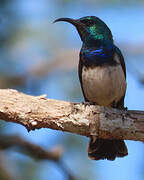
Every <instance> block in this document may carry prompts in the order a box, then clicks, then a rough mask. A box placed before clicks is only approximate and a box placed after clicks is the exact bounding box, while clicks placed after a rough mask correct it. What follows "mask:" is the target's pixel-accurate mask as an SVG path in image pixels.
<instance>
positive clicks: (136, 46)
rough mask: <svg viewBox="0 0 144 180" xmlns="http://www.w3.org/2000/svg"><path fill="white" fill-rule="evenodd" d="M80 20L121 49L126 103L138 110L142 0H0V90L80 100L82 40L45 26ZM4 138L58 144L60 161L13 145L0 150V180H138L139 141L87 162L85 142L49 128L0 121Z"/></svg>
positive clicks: (143, 44)
mask: <svg viewBox="0 0 144 180" xmlns="http://www.w3.org/2000/svg"><path fill="white" fill-rule="evenodd" d="M87 15H94V16H98V17H99V18H101V19H102V20H103V21H104V22H106V24H107V25H108V26H109V27H110V29H111V31H112V33H113V37H114V40H115V44H116V45H117V46H118V47H119V48H120V49H121V51H122V52H123V55H124V57H125V61H126V65H127V83H128V87H127V94H126V99H125V106H127V107H128V109H129V110H130V109H133V110H144V71H143V67H144V50H143V49H144V1H143V0H137V1H136V0H127V1H124V0H109V1H108V0H77V1H76V0H53V1H50V0H41V1H36V0H21V1H20V0H0V88H14V89H17V90H19V91H22V92H24V93H26V94H30V95H41V94H47V98H52V99H59V100H66V101H73V102H82V101H83V96H82V93H81V89H80V84H79V80H78V74H77V64H78V53H79V50H80V48H81V44H82V43H81V41H80V38H79V36H78V33H77V32H76V30H75V28H74V27H73V26H72V25H70V24H67V23H57V24H52V22H53V21H54V20H55V19H56V18H60V17H72V18H79V17H82V16H87ZM3 135H7V136H8V135H9V136H8V137H10V136H12V135H18V136H20V137H21V138H22V139H23V140H25V141H28V142H30V143H32V144H35V145H38V146H40V147H41V148H43V149H45V150H52V149H55V148H57V147H59V146H61V147H62V149H63V153H62V156H61V158H60V161H50V160H36V159H34V158H32V157H31V155H29V154H27V153H23V150H20V149H19V148H13V147H11V148H5V150H3V148H1V150H0V162H1V165H0V180H9V179H10V180H24V179H27V180H39V179H40V180H55V179H59V180H67V179H71V180H72V179H73V180H74V179H75V180H106V179H107V180H115V179H117V180H121V179H130V180H141V179H144V144H143V143H141V142H134V141H126V144H127V146H128V149H129V155H128V156H127V157H125V158H120V159H116V160H115V161H114V162H111V161H106V160H103V161H92V160H89V159H88V157H87V143H88V138H86V137H81V136H77V135H72V134H70V133H63V132H58V131H54V130H50V129H40V130H35V131H31V132H29V133H28V132H27V130H26V129H25V128H24V127H22V126H20V125H17V124H13V123H5V122H4V121H1V122H0V136H3ZM7 141H8V138H6V137H5V142H7ZM0 147H1V143H0Z"/></svg>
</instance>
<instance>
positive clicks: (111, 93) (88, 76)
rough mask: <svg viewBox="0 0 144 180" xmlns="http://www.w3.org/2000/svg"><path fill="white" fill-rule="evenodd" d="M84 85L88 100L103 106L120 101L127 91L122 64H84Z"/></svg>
mask: <svg viewBox="0 0 144 180" xmlns="http://www.w3.org/2000/svg"><path fill="white" fill-rule="evenodd" d="M82 86H83V90H84V94H85V97H86V98H87V100H88V101H90V102H95V103H96V104H98V105H101V106H111V104H112V103H113V102H115V103H116V102H118V101H119V100H120V99H121V97H123V96H124V94H125V91H126V81H125V76H124V73H123V70H122V67H121V65H120V64H118V65H116V66H108V65H107V66H96V67H86V66H83V68H82Z"/></svg>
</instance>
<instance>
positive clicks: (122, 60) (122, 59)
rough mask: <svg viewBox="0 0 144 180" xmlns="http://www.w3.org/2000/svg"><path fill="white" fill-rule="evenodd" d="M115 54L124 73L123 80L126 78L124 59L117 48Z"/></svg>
mask: <svg viewBox="0 0 144 180" xmlns="http://www.w3.org/2000/svg"><path fill="white" fill-rule="evenodd" d="M115 47H116V46H115ZM116 53H117V54H118V56H119V58H120V63H121V66H122V69H123V72H124V75H125V78H126V66H125V61H124V57H123V55H122V53H121V51H120V49H119V48H118V47H116Z"/></svg>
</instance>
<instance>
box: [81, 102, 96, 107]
mask: <svg viewBox="0 0 144 180" xmlns="http://www.w3.org/2000/svg"><path fill="white" fill-rule="evenodd" d="M82 104H83V105H85V106H87V105H88V106H90V105H96V103H94V102H88V101H86V102H85V101H82Z"/></svg>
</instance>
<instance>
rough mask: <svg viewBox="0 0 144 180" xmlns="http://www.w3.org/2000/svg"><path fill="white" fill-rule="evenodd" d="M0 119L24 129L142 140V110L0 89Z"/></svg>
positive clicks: (143, 138)
mask: <svg viewBox="0 0 144 180" xmlns="http://www.w3.org/2000/svg"><path fill="white" fill-rule="evenodd" d="M0 119H3V120H5V121H10V122H15V123H19V124H22V125H23V126H25V127H26V128H27V130H28V131H30V130H34V129H40V128H51V129H56V130H62V131H67V132H71V133H75V134H79V135H83V136H91V135H95V136H97V137H99V138H105V139H129V140H139V141H144V112H143V111H126V110H118V109H112V108H105V107H100V106H94V105H84V104H79V103H70V102H65V101H58V100H51V99H46V97H45V95H42V96H37V97H34V96H29V95H25V94H23V93H20V92H18V91H16V90H10V89H6V90H5V89H3V90H2V89H1V90H0Z"/></svg>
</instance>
